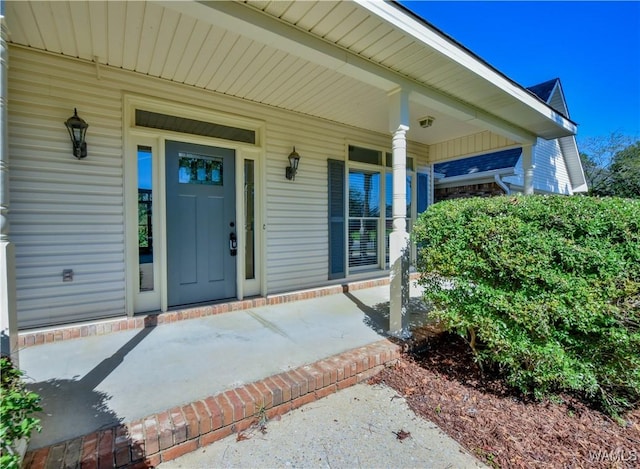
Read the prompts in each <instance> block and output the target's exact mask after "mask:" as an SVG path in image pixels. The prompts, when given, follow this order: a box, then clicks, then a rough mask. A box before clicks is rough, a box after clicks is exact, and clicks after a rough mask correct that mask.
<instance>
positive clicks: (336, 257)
mask: <svg viewBox="0 0 640 469" xmlns="http://www.w3.org/2000/svg"><path fill="white" fill-rule="evenodd" d="M345 210H346V207H345V202H344V161H338V160H329V278H330V279H334V278H343V277H344V276H345V265H344V264H345V251H344V250H345V239H344V231H345V219H344V217H345Z"/></svg>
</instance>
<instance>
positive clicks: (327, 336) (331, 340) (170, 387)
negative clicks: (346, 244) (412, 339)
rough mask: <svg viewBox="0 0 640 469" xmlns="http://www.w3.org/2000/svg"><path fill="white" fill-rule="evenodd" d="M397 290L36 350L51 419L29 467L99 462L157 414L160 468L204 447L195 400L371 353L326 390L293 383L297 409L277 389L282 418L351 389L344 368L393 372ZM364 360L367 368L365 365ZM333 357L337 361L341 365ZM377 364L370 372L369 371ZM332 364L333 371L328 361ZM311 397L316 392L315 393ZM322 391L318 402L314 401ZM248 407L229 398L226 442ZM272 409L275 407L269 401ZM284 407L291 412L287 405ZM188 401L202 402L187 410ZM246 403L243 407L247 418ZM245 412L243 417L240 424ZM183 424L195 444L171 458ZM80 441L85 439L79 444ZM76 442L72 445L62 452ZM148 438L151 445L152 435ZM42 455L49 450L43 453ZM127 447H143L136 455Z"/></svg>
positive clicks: (38, 386)
mask: <svg viewBox="0 0 640 469" xmlns="http://www.w3.org/2000/svg"><path fill="white" fill-rule="evenodd" d="M388 295H389V287H388V286H379V287H375V288H369V289H365V290H357V291H352V292H347V293H343V294H337V295H331V296H324V297H320V298H315V299H310V300H304V301H298V302H292V303H285V304H279V305H274V306H264V307H258V308H252V309H248V310H244V311H235V312H230V313H227V314H219V315H215V316H208V317H204V318H199V319H190V320H185V321H180V322H175V323H171V324H164V325H161V326H156V327H147V328H143V329H134V330H127V331H122V332H117V333H111V334H107V335H102V336H92V337H83V338H78V339H73V340H65V341H62V342H56V343H50V344H44V345H37V346H32V347H28V348H26V349H24V350H23V351H21V352H20V365H21V367H22V368H23V369H24V370H25V372H26V374H27V376H28V377H29V378H30V379H31V380H32V384H30V388H31V389H33V390H34V391H36V392H38V393H39V394H40V395H41V396H42V398H43V408H44V411H43V413H42V415H40V418H41V419H42V426H43V431H42V433H40V434H35V435H34V436H33V437H32V440H31V442H30V446H29V451H30V456H29V455H28V458H29V457H31V459H30V460H29V461H30V465H31V467H38V464H39V463H38V461H39V460H40V461H41V460H42V458H45V459H46V461H48V462H47V467H49V466H51V467H54V466H55V464H50V463H51V462H53V460H52V458H57V460H59V461H60V463H61V464H60V466H59V467H64V466H65V465H66V464H64V463H63V461H64V460H65V458H66V459H67V460H69V458H70V457H71V456H70V455H69V454H68V453H70V452H75V453H78V454H77V455H75V453H74V456H73V457H74V458H76V459H78V460H79V458H81V457H83V454H84V453H85V452H87V451H89V452H90V451H94V452H95V454H96V455H97V454H102V453H105V454H106V453H109V452H110V451H112V452H114V453H115V452H116V450H117V445H118V438H119V437H120V440H123V438H124V435H125V434H126V435H127V438H128V439H129V440H131V438H130V435H132V434H133V433H135V428H134V427H135V424H134V425H133V426H131V425H128V426H124V425H123V424H128V423H130V422H138V423H137V425H138V426H140V427H144V428H143V429H142V430H140V435H141V438H142V439H144V438H147V437H148V436H149V432H150V431H151V430H150V429H149V428H148V427H147V421H146V420H144V419H146V418H147V417H149V416H154V417H153V422H154V425H155V424H157V428H158V429H159V430H158V431H159V432H160V436H159V437H158V438H159V439H156V440H154V441H159V447H158V448H157V451H156V453H157V458H156V459H155V460H154V461H156V462H159V460H165V459H171V458H173V457H176V456H178V455H179V454H182V453H184V452H186V451H187V450H190V448H195V447H197V446H200V445H203V443H202V442H201V440H198V442H197V445H196V446H191V445H187V446H185V443H188V442H189V441H190V440H189V438H188V429H187V426H188V425H189V422H186V423H185V422H184V421H185V418H186V417H188V415H187V411H188V410H189V409H196V412H195V414H197V409H198V407H197V406H196V405H195V404H196V403H198V402H204V400H205V399H207V398H208V397H211V396H216V395H219V394H221V393H223V392H225V391H226V392H228V391H229V390H231V389H234V388H241V387H242V386H244V385H246V384H248V383H252V382H257V381H259V380H266V379H267V377H269V376H272V375H282V373H285V372H286V373H288V372H289V371H288V370H294V369H295V370H298V372H297V373H298V374H297V375H296V376H298V375H305V373H307V374H308V375H309V376H311V375H312V374H313V373H311V374H309V373H308V372H307V371H305V369H301V368H300V367H304V366H305V365H308V364H311V363H314V362H318V360H323V359H324V360H327V357H331V356H335V355H336V354H341V353H344V352H348V351H350V350H352V349H357V348H358V347H365V349H363V351H362V353H364V354H365V355H366V357H365V358H364V359H363V358H362V357H361V356H359V355H357V356H356V355H348V354H347V355H345V356H342V357H340V360H342V362H340V363H343V362H344V360H347V361H349V360H350V359H351V358H353V360H354V361H353V363H349V364H347V365H344V367H343V368H340V367H342V365H340V367H339V368H340V370H339V371H338V373H337V374H336V372H335V370H334V371H332V372H329V371H327V375H326V378H325V382H324V384H323V380H322V377H320V378H318V382H319V384H318V385H317V386H315V388H314V386H313V385H312V381H313V377H310V378H308V379H309V383H308V386H307V383H306V382H305V383H304V386H300V384H299V383H294V384H292V385H291V387H287V388H285V387H282V389H285V391H284V393H285V394H286V393H287V392H289V399H290V400H291V403H290V404H289V405H288V407H284V405H285V404H287V402H285V401H284V400H283V399H282V393H283V391H282V390H281V389H279V390H278V393H276V392H275V391H273V390H272V391H273V393H272V394H269V395H270V396H272V399H271V401H270V403H269V406H270V407H271V406H273V407H274V409H273V411H272V414H273V415H277V414H280V413H283V412H286V411H288V410H290V409H291V408H295V407H297V406H298V405H302V404H303V403H305V402H311V401H312V400H315V399H316V398H320V397H322V396H324V395H327V394H328V393H329V392H335V390H336V389H341V384H340V379H341V378H340V371H343V370H344V372H345V373H343V376H342V379H343V381H342V387H343V386H346V385H350V384H354V383H355V382H357V381H360V380H362V379H364V378H365V377H366V375H365V374H364V372H365V371H367V370H368V369H369V368H371V369H372V370H373V369H374V368H375V367H376V366H378V367H379V366H381V365H382V358H380V357H390V356H391V355H389V354H388V353H387V352H384V351H383V352H380V350H382V349H384V346H382V348H381V347H380V346H377V345H375V344H377V343H378V342H379V341H380V340H381V339H382V338H383V336H384V331H385V330H386V328H387V324H388V301H389V296H388ZM419 297H420V292H419V290H418V289H417V288H416V287H415V286H412V301H411V316H410V317H411V323H412V325H413V326H414V327H416V326H418V325H419V324H421V323H422V322H424V321H425V320H426V312H427V310H426V308H425V306H424V304H423V303H422V302H421V301H420V300H419ZM372 344H373V345H372ZM366 347H370V348H366ZM371 347H372V348H371ZM367 357H368V358H367ZM358 360H360V361H361V362H363V363H364V364H365V365H364V367H363V368H362V369H361V367H360V362H359V361H358ZM367 360H368V361H367ZM334 361H335V362H336V363H337V362H338V361H339V360H338V359H334ZM327 363H329V362H327ZM330 363H331V364H332V363H333V362H330ZM368 364H370V365H371V366H367V365H368ZM356 365H357V373H356ZM324 367H325V369H327V368H331V366H329V365H326V364H325V365H324ZM349 367H352V369H353V375H354V376H352V377H349V376H347V375H348V374H349V369H351V368H349ZM316 368H317V367H316ZM309 371H313V370H309ZM316 371H317V370H316ZM356 374H357V378H358V379H357V381H356V376H355V375H356ZM334 378H335V379H334ZM347 378H349V379H347ZM351 378H353V380H352V379H351ZM287 379H289V377H288V376H283V377H282V379H280V380H279V381H278V380H276V381H277V382H283V381H286V380H287ZM331 380H332V381H331ZM290 381H291V379H290ZM269 383H272V381H267V385H266V386H265V388H267V391H269ZM313 384H315V383H313ZM327 384H328V385H329V387H327ZM254 388H260V387H259V386H257V385H256V386H254V387H252V388H251V389H254ZM314 389H315V391H314ZM303 390H304V392H306V393H308V396H307V397H306V398H305V397H304V395H306V394H304V392H303ZM319 390H322V391H321V392H319ZM327 390H328V391H329V392H327ZM294 391H295V392H296V393H297V394H298V401H295V400H294V397H295V396H293V397H292V393H293V392H294ZM245 394H248V393H245ZM237 395H240V396H241V398H242V393H241V392H237V393H235V394H233V396H237ZM311 395H313V399H310V398H308V397H309V396H311ZM276 396H279V402H276ZM250 397H251V396H250ZM234 398H235V397H234ZM303 398H304V399H303ZM247 399H248V398H247ZM260 399H262V398H261V397H260V396H258V397H257V398H256V397H255V396H254V397H253V400H252V401H251V402H252V403H255V404H256V406H255V410H257V409H258V402H257V401H258V400H260ZM240 400H242V399H240ZM228 401H230V402H231V406H232V407H233V406H234V405H235V404H234V403H233V399H231V398H228ZM254 401H255V402H254ZM247 402H248V401H246V400H245V401H243V402H241V403H239V404H238V406H239V407H238V409H234V410H235V412H232V411H226V410H225V408H224V406H227V405H228V402H227V400H225V401H224V403H220V405H219V408H220V414H221V416H222V414H223V413H226V414H231V416H230V417H229V415H224V416H222V417H223V418H222V419H221V421H220V425H219V427H218V428H219V430H218V431H219V432H222V433H220V435H219V437H223V436H225V435H227V434H230V433H231V432H232V431H237V430H238V429H240V428H241V427H242V426H245V427H246V426H247V425H248V424H249V418H250V417H251V415H250V414H249V411H248V410H247V409H245V407H246V406H247ZM264 402H265V403H266V399H265V400H264ZM296 402H297V404H296ZM190 403H193V405H192V404H190ZM276 404H282V406H280V407H278V406H277V405H276ZM263 405H264V404H263ZM180 406H191V407H189V409H186V407H185V408H182V410H180V409H181V407H180ZM214 407H215V406H214ZM240 407H241V409H242V412H238V410H239V409H240ZM276 407H278V408H277V409H276ZM215 408H216V409H218V407H215ZM169 409H172V410H175V409H178V411H177V412H178V414H179V415H178V414H175V412H174V413H173V414H170V417H171V418H169V423H168V424H167V425H169V426H170V427H171V432H173V433H171V435H170V438H169V440H171V441H170V442H169V443H166V444H165V445H164V450H165V452H164V453H163V452H162V451H161V450H163V440H162V431H164V430H163V429H166V428H168V427H167V425H165V424H164V423H163V418H164V415H165V413H166V412H167V411H168V410H169ZM253 410H254V409H252V412H253ZM189 412H190V410H189ZM240 413H242V415H240V416H239V417H238V414H240ZM174 414H175V415H174ZM214 414H215V412H214V411H212V410H211V407H209V408H208V410H207V419H208V421H209V423H211V422H215V417H216V416H215V415H214ZM167 415H169V414H167ZM141 422H143V423H141ZM234 422H235V423H234ZM236 425H239V426H238V427H236ZM165 427H166V428H165ZM196 427H197V425H196ZM209 427H210V428H208V431H212V427H211V425H210V426H209ZM132 428H133V430H132ZM105 429H106V430H105ZM112 429H113V430H112ZM183 429H184V432H183V433H184V439H183V438H182V437H180V442H181V443H182V446H180V450H179V451H174V452H172V453H169V452H167V451H168V450H169V449H170V448H171V447H172V446H178V443H179V441H178V436H176V435H177V434H180V435H181V434H182V430H183ZM143 430H144V431H143ZM196 430H197V429H196ZM154 431H155V430H154ZM197 431H199V432H200V433H197ZM197 431H196V433H197V435H199V438H201V437H202V436H203V435H204V434H203V432H202V425H200V429H199V430H197ZM176 432H177V433H176ZM213 433H215V432H212V434H213ZM212 434H209V433H206V435H205V436H206V437H207V438H205V439H204V440H202V441H205V440H206V441H209V440H211V438H212ZM88 435H89V436H88ZM93 435H98V436H96V438H102V439H101V440H100V441H99V442H98V443H95V445H97V446H96V448H97V449H91V448H92V447H91V445H92V444H93V443H92V442H93ZM100 435H102V436H103V437H100ZM104 435H107V436H108V437H107V436H104ZM74 439H77V443H75V442H74V441H76V440H74ZM134 439H135V438H134ZM215 439H219V438H215ZM111 440H113V441H111ZM65 441H66V442H67V443H65V445H58V446H55V445H56V444H57V443H60V442H65ZM145 441H147V446H149V444H148V441H149V440H148V439H147V440H145ZM167 441H168V440H167ZM211 441H213V440H211ZM69 442H71V443H69ZM154 444H155V443H154ZM79 445H80V446H81V448H80V449H78V446H79ZM130 446H131V445H130ZM143 446H144V445H143ZM152 446H153V445H152ZM86 447H89V450H87V448H86ZM38 448H42V449H43V450H40V451H39V452H38V451H35V450H38ZM51 448H54V449H56V448H57V449H56V450H55V451H53V453H56V451H57V453H56V454H52V451H50V449H51ZM60 448H62V449H60ZM131 448H133V446H131ZM143 450H144V451H145V452H146V453H149V451H150V449H149V447H147V448H146V449H145V448H143ZM127 451H129V452H134V450H133V449H130V450H127ZM34 454H37V455H39V457H40V459H38V458H35V459H34ZM109 454H111V453H109ZM154 454H155V453H154ZM134 456H135V455H134ZM142 456H144V454H142ZM97 457H98V456H96V458H97ZM109 457H111V456H109ZM72 459H73V458H72ZM135 460H136V459H135V457H132V456H131V454H129V456H127V457H125V458H124V459H123V460H122V461H125V462H124V463H123V464H122V465H132V464H130V463H132V462H135ZM116 462H117V458H116ZM96 463H97V461H96ZM96 465H97V464H96ZM100 465H102V464H100ZM116 465H118V464H116ZM149 465H153V464H149V463H148V461H147V464H146V467H148V466H149ZM139 466H140V467H144V466H142V465H140V464H139Z"/></svg>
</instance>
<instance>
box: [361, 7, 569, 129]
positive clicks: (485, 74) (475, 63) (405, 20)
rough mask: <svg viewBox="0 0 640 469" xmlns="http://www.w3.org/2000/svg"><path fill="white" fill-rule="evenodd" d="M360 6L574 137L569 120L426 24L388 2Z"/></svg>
mask: <svg viewBox="0 0 640 469" xmlns="http://www.w3.org/2000/svg"><path fill="white" fill-rule="evenodd" d="M353 1H354V2H355V3H358V4H359V5H360V6H362V7H363V8H365V9H366V10H368V11H369V12H371V13H372V14H374V15H376V16H377V17H378V18H381V19H382V20H384V21H386V22H387V23H389V24H392V25H393V26H395V27H397V28H399V29H401V30H402V31H404V32H405V33H406V34H408V35H410V36H411V37H413V38H414V39H416V40H418V41H420V42H422V43H423V44H426V45H428V46H429V47H432V48H433V49H434V50H436V51H438V52H440V53H441V54H443V55H444V56H445V57H447V58H449V59H450V60H451V61H453V62H455V63H458V64H460V65H462V66H463V67H465V68H466V69H467V70H470V71H472V72H474V73H475V74H477V75H478V76H479V77H481V78H483V79H485V80H487V81H489V82H490V83H493V84H494V85H495V86H496V87H498V88H500V89H501V90H503V91H504V92H506V93H507V94H509V95H510V96H512V97H514V98H516V99H517V100H519V101H520V102H522V103H523V104H526V105H527V106H529V107H530V108H532V109H534V110H535V111H537V112H538V113H540V114H541V115H543V116H544V117H546V118H547V119H549V120H551V121H553V122H554V123H555V124H556V125H558V126H560V127H562V128H563V129H564V130H565V131H567V132H570V133H572V134H575V133H576V131H577V128H576V126H575V124H574V123H573V122H571V121H569V120H568V119H566V118H564V117H563V116H561V115H560V114H558V113H557V112H555V111H554V110H553V109H551V108H550V107H549V106H548V105H547V104H545V103H544V102H542V100H540V99H538V98H537V97H535V96H533V95H532V94H531V93H530V92H529V91H527V90H526V89H525V88H524V87H522V86H520V85H517V84H516V83H514V82H513V81H511V80H509V79H507V78H506V77H505V76H504V75H503V74H501V73H499V72H497V71H496V70H494V69H493V68H492V67H490V66H488V65H487V64H485V63H483V62H481V61H480V60H478V59H477V58H476V57H474V55H473V54H470V53H469V52H467V51H465V50H463V49H462V48H460V46H458V45H457V44H456V43H454V42H453V41H452V40H450V39H448V38H446V37H444V36H443V35H442V34H440V33H439V32H437V31H434V30H432V29H431V28H429V27H428V26H427V25H426V24H424V23H422V22H420V21H418V20H416V19H415V18H412V17H411V16H409V15H406V14H404V13H403V12H402V11H400V10H399V9H398V8H396V7H395V6H393V5H392V4H390V3H387V2H382V1H379V0H353Z"/></svg>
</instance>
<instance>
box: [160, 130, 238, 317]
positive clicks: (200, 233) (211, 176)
mask: <svg viewBox="0 0 640 469" xmlns="http://www.w3.org/2000/svg"><path fill="white" fill-rule="evenodd" d="M165 156H166V189H167V287H168V304H169V306H170V307H171V306H178V305H186V304H191V303H200V302H205V301H213V300H220V299H224V298H234V297H235V296H236V257H235V255H236V253H237V243H236V241H235V239H236V226H235V224H236V223H235V221H236V219H235V214H236V205H235V151H234V150H230V149H227V148H217V147H209V146H204V145H195V144H189V143H181V142H173V141H167V142H166V147H165Z"/></svg>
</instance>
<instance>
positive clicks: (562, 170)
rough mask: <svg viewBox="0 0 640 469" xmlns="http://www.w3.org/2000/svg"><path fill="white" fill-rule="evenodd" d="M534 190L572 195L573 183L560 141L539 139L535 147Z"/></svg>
mask: <svg viewBox="0 0 640 469" xmlns="http://www.w3.org/2000/svg"><path fill="white" fill-rule="evenodd" d="M535 152H536V154H535V165H536V167H535V170H534V173H533V189H534V190H535V191H540V192H554V193H557V194H564V195H571V194H572V193H573V192H572V190H571V181H570V180H569V173H568V172H567V167H566V165H565V162H564V158H563V156H562V151H561V150H560V144H559V143H558V140H544V139H541V138H539V139H538V141H537V143H536V147H535Z"/></svg>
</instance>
